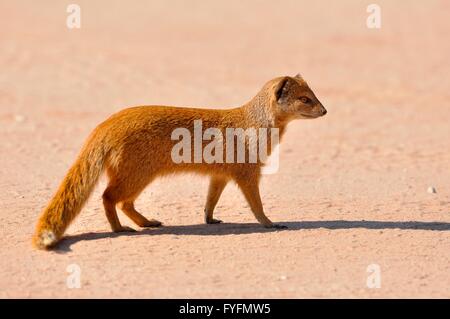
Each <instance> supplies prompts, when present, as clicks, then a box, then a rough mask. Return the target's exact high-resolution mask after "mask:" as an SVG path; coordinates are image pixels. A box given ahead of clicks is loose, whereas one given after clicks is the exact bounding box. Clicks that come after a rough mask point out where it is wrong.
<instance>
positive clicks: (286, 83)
mask: <svg viewBox="0 0 450 319" xmlns="http://www.w3.org/2000/svg"><path fill="white" fill-rule="evenodd" d="M291 81H292V80H291V79H290V78H289V77H285V78H283V79H281V80H280V82H279V83H278V85H277V86H276V89H275V98H276V99H277V102H278V103H284V102H286V99H287V97H288V95H289V88H290V87H291Z"/></svg>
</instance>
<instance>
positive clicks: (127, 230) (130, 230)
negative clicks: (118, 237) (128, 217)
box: [114, 226, 136, 233]
mask: <svg viewBox="0 0 450 319" xmlns="http://www.w3.org/2000/svg"><path fill="white" fill-rule="evenodd" d="M114 232H115V233H135V232H136V230H135V229H133V228H131V227H128V226H122V227H120V228H118V229H115V230H114Z"/></svg>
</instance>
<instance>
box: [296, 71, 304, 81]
mask: <svg viewBox="0 0 450 319" xmlns="http://www.w3.org/2000/svg"><path fill="white" fill-rule="evenodd" d="M295 78H297V79H299V80H303V77H302V75H301V74H300V73H297V75H296V76H295Z"/></svg>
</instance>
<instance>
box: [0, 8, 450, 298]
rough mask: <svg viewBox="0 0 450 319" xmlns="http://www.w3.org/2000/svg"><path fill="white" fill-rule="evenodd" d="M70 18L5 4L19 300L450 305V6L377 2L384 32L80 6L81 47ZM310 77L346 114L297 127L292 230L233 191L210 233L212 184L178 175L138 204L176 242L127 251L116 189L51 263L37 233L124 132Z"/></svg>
mask: <svg viewBox="0 0 450 319" xmlns="http://www.w3.org/2000/svg"><path fill="white" fill-rule="evenodd" d="M71 2H73V1H56V0H55V1H31V0H29V1H12V0H11V1H6V0H2V1H0V12H1V13H0V14H1V28H0V43H1V45H0V152H1V153H0V154H1V157H0V176H1V177H0V187H1V192H0V223H1V227H0V247H1V248H0V297H151V298H155V297H160V298H166V297H169V298H173V297H181V298H184V297H200V298H202V297H270V298H276V297H280V298H285V297H293V298H298V297H363V298H365V297H450V254H449V253H450V236H449V235H450V170H449V162H450V107H449V101H450V93H449V88H450V80H449V79H450V77H449V74H450V64H449V63H448V57H449V56H450V41H449V39H450V20H449V19H448V12H449V10H450V5H449V3H448V1H444V0H442V1H426V2H424V1H419V0H418V1H377V3H379V4H380V6H381V9H382V27H381V29H379V30H376V29H368V28H367V27H366V18H367V16H368V13H367V12H366V6H367V4H368V2H367V1H297V0H296V1H271V2H269V1H234V0H233V1H171V2H170V4H169V2H167V3H166V1H158V2H156V1H145V2H144V1H139V2H138V1H136V2H133V3H136V4H135V5H134V6H133V7H132V6H130V5H128V4H126V3H129V2H125V1H112V2H111V1H87V0H86V1H81V0H79V1H76V3H78V4H79V5H80V6H81V9H82V12H81V29H75V30H71V29H68V28H67V27H66V25H65V20H66V17H67V13H66V6H67V5H68V4H69V3H71ZM297 72H301V73H302V74H303V76H304V77H305V78H306V79H307V80H308V82H309V84H310V85H311V87H312V88H313V89H314V90H315V92H316V94H317V96H318V97H319V98H320V99H321V101H322V102H323V104H324V105H325V106H326V107H327V109H328V112H329V113H328V115H327V116H326V117H324V118H321V119H318V120H314V121H297V122H294V123H292V124H290V127H289V128H288V132H287V133H286V136H285V138H284V141H283V145H282V148H281V163H280V170H279V172H278V173H277V174H274V175H270V176H266V177H264V179H263V181H262V185H261V192H262V197H263V202H264V206H265V209H266V212H267V215H268V216H270V218H271V219H272V220H273V221H276V222H281V223H283V224H285V225H287V226H289V229H288V230H285V231H271V230H265V229H263V228H261V227H260V226H258V225H257V224H256V222H255V220H254V218H253V216H252V214H251V212H250V211H249V208H248V206H247V205H246V203H245V200H244V198H243V196H242V195H241V194H240V192H239V191H238V189H237V188H236V187H235V186H234V185H229V186H228V187H227V189H226V190H225V192H224V194H223V196H222V198H221V200H220V202H219V205H218V208H217V212H216V216H217V217H218V218H220V219H223V220H224V221H225V224H222V225H214V226H207V225H203V224H202V221H203V216H202V211H203V204H204V200H205V196H206V188H207V180H205V179H203V178H200V177H196V176H178V177H176V178H170V179H164V180H158V181H156V182H155V183H153V184H151V185H150V186H149V187H148V188H147V189H146V191H145V192H144V193H143V194H142V196H141V197H140V199H139V201H138V203H137V207H138V209H139V210H141V211H142V212H144V213H145V215H146V216H147V217H154V218H157V219H159V220H161V221H163V222H164V223H165V227H163V228H161V229H150V230H139V232H137V233H135V234H123V235H121V236H117V235H114V234H112V233H111V232H110V229H109V226H108V223H107V221H106V217H105V215H104V212H103V208H102V205H101V192H102V190H103V188H104V186H105V178H102V180H101V181H100V183H99V186H98V188H97V189H96V191H95V192H94V194H93V195H92V197H91V199H90V201H89V202H88V204H87V205H86V207H85V209H84V210H83V211H82V213H81V214H80V216H79V218H78V219H77V220H76V221H75V222H74V223H73V225H72V226H71V227H70V229H69V230H68V232H67V235H68V237H67V239H66V240H65V241H64V242H63V243H62V244H61V246H60V248H59V249H58V250H57V251H54V252H42V251H36V250H33V249H32V247H31V244H30V237H31V234H32V232H33V229H34V225H35V222H36V220H37V217H38V215H39V214H40V212H41V210H42V209H43V208H44V207H45V205H46V204H47V202H48V200H49V199H50V197H51V196H52V194H53V192H54V191H55V189H56V187H57V186H58V184H59V183H60V181H61V179H62V177H63V176H64V174H65V173H66V171H67V169H68V167H69V166H70V165H71V163H72V161H73V160H74V158H75V156H76V155H77V153H78V151H79V149H80V147H81V145H82V143H83V141H84V139H85V138H86V137H87V135H88V134H89V132H90V131H91V130H92V129H93V128H94V127H95V125H96V124H97V123H99V122H100V121H102V120H103V119H104V118H106V117H107V116H108V115H110V114H111V113H113V112H116V111H118V110H120V109H122V108H124V107H127V106H132V105H142V104H163V105H164V104H165V105H178V106H188V105H195V106H205V107H231V106H237V105H240V104H242V103H244V102H246V101H247V100H249V99H250V98H251V97H252V96H253V95H254V94H255V93H256V92H257V91H258V90H259V88H260V87H261V86H262V85H263V83H264V82H266V81H267V80H269V79H270V78H273V77H275V76H279V75H294V74H296V73H297ZM430 186H433V187H435V189H436V191H437V192H436V194H430V193H428V192H427V188H428V187H430ZM120 218H121V220H122V222H123V223H124V224H125V225H129V226H133V225H132V224H131V222H130V221H129V220H128V219H127V218H126V217H125V216H123V215H121V216H120ZM72 264H75V265H77V266H79V269H80V271H81V274H80V275H81V276H80V281H81V288H79V289H70V288H68V286H67V278H68V276H70V273H69V272H67V270H68V268H67V267H68V266H69V265H72ZM371 265H372V266H371ZM373 265H375V266H373ZM72 267H73V266H72ZM75 267H76V266H75ZM371 267H375V268H377V267H379V271H380V272H379V274H380V278H381V287H380V288H369V287H368V286H367V279H368V277H370V278H372V279H373V278H374V277H373V276H374V275H376V273H370V270H371V269H375V268H371ZM70 269H73V268H70V267H69V270H70ZM368 270H369V272H368ZM371 276H372V277H371ZM70 278H74V277H69V279H70Z"/></svg>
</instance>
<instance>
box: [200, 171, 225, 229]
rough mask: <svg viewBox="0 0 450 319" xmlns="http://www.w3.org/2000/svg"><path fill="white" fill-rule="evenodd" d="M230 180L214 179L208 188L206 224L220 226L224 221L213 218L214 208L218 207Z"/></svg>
mask: <svg viewBox="0 0 450 319" xmlns="http://www.w3.org/2000/svg"><path fill="white" fill-rule="evenodd" d="M227 183H228V180H226V179H224V178H220V177H212V178H211V181H210V183H209V188H208V197H207V199H206V204H205V223H207V224H219V223H221V222H222V221H221V220H219V219H215V218H213V213H214V208H215V207H216V204H217V202H218V201H219V197H220V195H221V194H222V192H223V190H224V188H225V186H226V185H227Z"/></svg>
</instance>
